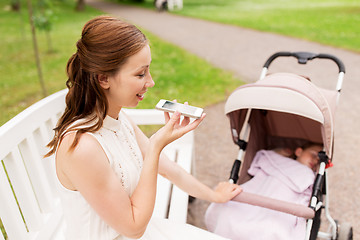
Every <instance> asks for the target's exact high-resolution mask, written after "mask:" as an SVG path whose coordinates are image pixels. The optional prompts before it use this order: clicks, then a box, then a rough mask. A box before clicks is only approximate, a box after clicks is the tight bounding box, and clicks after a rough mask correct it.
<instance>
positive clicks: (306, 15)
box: [112, 0, 360, 52]
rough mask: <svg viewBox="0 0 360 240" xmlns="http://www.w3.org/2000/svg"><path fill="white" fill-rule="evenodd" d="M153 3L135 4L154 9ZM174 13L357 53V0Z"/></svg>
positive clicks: (192, 1) (190, 1)
mask: <svg viewBox="0 0 360 240" xmlns="http://www.w3.org/2000/svg"><path fill="white" fill-rule="evenodd" d="M112 1H118V2H122V3H127V4H130V3H131V1H130V0H112ZM152 2H153V1H152V0H145V2H144V3H141V4H139V3H137V4H136V5H138V6H142V7H147V8H152V9H154V6H153V5H152ZM174 13H175V14H179V15H184V16H189V17H194V18H201V19H205V20H209V21H215V22H220V23H225V24H231V25H236V26H242V27H246V28H252V29H257V30H260V31H264V32H273V33H278V34H282V35H287V36H292V37H296V38H301V39H305V40H309V41H314V42H319V43H322V44H325V45H330V46H335V47H339V48H343V49H348V50H352V51H355V52H360V31H359V26H360V2H359V0H301V1H295V0H184V8H183V9H182V10H181V11H174Z"/></svg>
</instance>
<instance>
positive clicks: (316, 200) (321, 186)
mask: <svg viewBox="0 0 360 240" xmlns="http://www.w3.org/2000/svg"><path fill="white" fill-rule="evenodd" d="M278 57H295V58H297V60H298V63H299V64H306V63H307V62H308V61H309V60H313V59H315V58H320V59H329V60H332V61H334V62H335V63H336V64H337V66H338V68H339V75H338V80H337V85H336V105H337V103H338V101H339V96H340V92H341V88H342V84H343V78H344V74H345V67H344V64H343V63H342V62H341V61H340V60H339V59H338V58H337V57H335V56H332V55H329V54H315V53H310V52H277V53H275V54H273V55H272V56H270V57H269V59H268V60H267V61H266V62H265V64H264V66H263V69H262V72H261V75H260V80H263V79H264V78H265V77H266V75H267V72H268V68H269V66H270V64H271V63H272V62H273V61H274V60H275V59H276V58H278ZM260 80H259V81H260ZM230 97H231V96H230ZM230 97H229V98H230ZM228 101H229V100H228ZM227 108H228V109H227ZM230 108H231V110H229V107H227V106H225V112H226V114H229V113H231V112H232V111H234V110H236V111H237V110H238V109H236V108H234V106H232V107H230ZM242 109H245V108H242ZM252 110H253V109H252V108H247V111H246V116H245V117H244V120H243V125H242V126H241V129H235V128H234V127H233V123H231V124H232V126H231V127H232V129H231V130H232V135H233V140H234V142H235V143H236V144H237V145H238V146H239V148H240V149H239V153H238V156H237V159H236V160H235V162H234V164H233V167H232V170H231V173H230V178H229V181H230V182H232V183H237V182H238V179H239V171H240V167H241V163H242V160H243V157H244V153H245V150H246V147H247V143H248V141H249V136H250V122H249V119H250V116H251V113H252ZM257 110H259V109H257ZM266 111H267V109H266ZM270 111H272V110H271V109H270ZM330 117H331V116H330ZM240 125H241V124H240ZM332 135H333V129H331V138H330V139H331V140H330V143H329V144H327V145H325V150H324V151H322V152H320V153H319V158H320V167H319V171H318V173H317V176H316V179H315V182H314V185H313V192H312V196H311V198H310V203H309V206H308V207H309V208H311V209H312V210H313V211H314V216H313V217H312V216H311V217H306V218H307V219H308V221H307V227H306V235H305V239H306V240H309V239H310V240H315V239H316V238H322V239H334V240H335V239H338V240H342V239H347V240H351V239H352V227H351V226H350V225H349V224H344V228H343V229H341V226H340V225H339V223H338V222H336V221H335V220H334V219H333V218H332V217H331V215H330V211H329V191H328V170H327V167H329V166H331V161H330V160H329V158H331V156H332V150H333V142H334V139H333V136H332ZM324 139H327V138H326V137H324V136H323V140H324ZM324 197H325V199H323V198H324ZM323 200H325V201H323ZM250 204H251V203H250ZM258 206H261V205H258ZM322 209H324V210H325V216H326V219H327V220H328V221H329V229H328V231H327V232H320V231H319V227H320V216H321V210H322ZM274 210H278V211H283V210H282V209H281V208H280V207H279V209H274ZM284 212H287V211H284ZM290 212H291V211H290ZM290 212H289V211H288V212H287V213H290ZM294 215H296V214H294ZM297 216H299V215H297ZM340 230H341V231H340Z"/></svg>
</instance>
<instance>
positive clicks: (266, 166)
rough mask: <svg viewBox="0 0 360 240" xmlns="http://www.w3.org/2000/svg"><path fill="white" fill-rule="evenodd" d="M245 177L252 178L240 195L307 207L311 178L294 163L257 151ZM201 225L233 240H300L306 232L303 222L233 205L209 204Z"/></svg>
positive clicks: (260, 209)
mask: <svg viewBox="0 0 360 240" xmlns="http://www.w3.org/2000/svg"><path fill="white" fill-rule="evenodd" d="M248 173H249V174H250V175H251V176H253V178H252V179H251V180H249V181H248V182H246V183H244V184H242V185H241V186H242V188H243V190H244V192H249V193H255V194H259V195H263V196H266V197H271V198H274V199H279V200H285V201H289V202H292V203H296V204H301V205H304V206H307V205H308V203H309V199H310V196H311V192H312V184H313V182H314V179H315V174H314V173H313V171H312V170H311V169H310V168H308V167H307V166H305V165H303V164H301V163H299V162H297V161H296V160H293V159H290V158H287V157H283V156H282V155H279V154H277V153H275V152H274V151H265V150H261V151H259V152H257V153H256V155H255V158H254V160H253V163H252V164H251V167H250V169H249V170H248ZM205 224H206V226H207V228H208V230H209V231H211V232H214V233H216V234H219V235H221V236H224V237H227V238H230V239H234V240H235V239H241V240H247V239H252V240H256V239H266V240H271V239H274V240H275V239H276V240H281V239H284V240H288V239H293V240H297V239H301V240H302V239H304V238H305V229H306V219H304V218H299V217H296V216H294V215H290V214H287V213H282V212H278V211H274V210H270V209H267V208H262V207H257V206H252V205H249V204H245V203H239V202H235V201H230V202H228V203H224V204H216V203H212V204H211V205H210V206H209V208H208V209H207V211H206V214H205Z"/></svg>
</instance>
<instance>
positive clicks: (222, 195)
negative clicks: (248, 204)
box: [212, 182, 242, 203]
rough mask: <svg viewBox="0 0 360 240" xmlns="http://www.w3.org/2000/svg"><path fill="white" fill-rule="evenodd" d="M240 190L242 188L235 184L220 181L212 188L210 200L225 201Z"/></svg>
mask: <svg viewBox="0 0 360 240" xmlns="http://www.w3.org/2000/svg"><path fill="white" fill-rule="evenodd" d="M241 192H242V188H241V187H240V186H239V185H237V184H233V183H229V182H220V183H219V184H218V185H217V186H216V187H215V189H214V196H213V200H212V201H213V202H216V203H225V202H227V201H229V200H231V199H233V198H234V197H236V196H237V195H238V194H239V193H241Z"/></svg>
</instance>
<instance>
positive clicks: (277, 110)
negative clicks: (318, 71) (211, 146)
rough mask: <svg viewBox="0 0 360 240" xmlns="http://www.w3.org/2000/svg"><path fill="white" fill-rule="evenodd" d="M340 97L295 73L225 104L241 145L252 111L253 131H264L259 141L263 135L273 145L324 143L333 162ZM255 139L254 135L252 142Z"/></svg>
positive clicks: (272, 78)
mask: <svg viewBox="0 0 360 240" xmlns="http://www.w3.org/2000/svg"><path fill="white" fill-rule="evenodd" d="M336 94H337V92H336V91H330V90H326V89H321V88H318V87H317V86H315V85H314V84H313V83H312V82H311V81H310V80H308V79H306V78H305V77H302V76H299V75H296V74H293V73H274V74H270V75H268V76H266V77H265V78H263V79H261V80H259V81H257V82H255V83H252V84H246V85H243V86H241V87H239V88H237V89H236V90H235V91H234V92H233V93H232V94H231V95H230V96H229V98H228V100H227V102H226V104H225V114H226V115H227V116H228V117H229V118H230V125H231V128H232V133H233V140H234V142H237V140H238V136H240V131H241V129H242V126H243V124H244V121H245V116H246V113H247V111H248V109H251V111H252V113H251V117H250V119H249V122H250V127H251V131H252V132H253V130H254V128H261V129H260V130H257V131H255V132H256V133H255V135H257V136H258V138H261V137H260V135H261V134H260V135H259V133H260V132H261V133H262V134H263V136H266V137H267V140H264V141H268V142H269V141H273V140H271V139H298V140H306V141H312V142H316V143H322V144H323V145H324V148H325V151H326V154H327V155H328V156H329V158H331V155H332V149H333V136H334V121H333V117H334V111H335V106H336ZM252 136H254V135H253V133H251V134H250V138H251V137H252ZM277 141H278V140H277ZM249 143H250V142H249ZM260 145H261V146H258V147H256V149H260V148H263V147H266V146H269V143H263V144H260ZM270 145H271V144H270ZM273 145H274V143H273Z"/></svg>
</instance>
